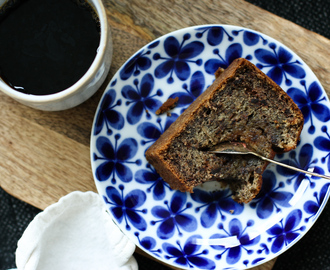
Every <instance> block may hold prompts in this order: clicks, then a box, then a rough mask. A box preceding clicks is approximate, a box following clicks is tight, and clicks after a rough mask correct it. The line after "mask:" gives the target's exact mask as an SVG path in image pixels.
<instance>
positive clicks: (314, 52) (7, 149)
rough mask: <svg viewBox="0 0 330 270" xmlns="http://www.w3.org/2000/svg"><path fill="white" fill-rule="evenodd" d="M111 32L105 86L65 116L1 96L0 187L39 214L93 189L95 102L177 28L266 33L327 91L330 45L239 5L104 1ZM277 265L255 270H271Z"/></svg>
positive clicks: (227, 1) (236, 1) (204, 0)
mask: <svg viewBox="0 0 330 270" xmlns="http://www.w3.org/2000/svg"><path fill="white" fill-rule="evenodd" d="M104 2H105V5H106V8H107V14H108V18H109V23H110V26H111V29H112V30H111V31H112V35H113V62H112V66H111V70H110V73H109V75H108V77H107V80H106V82H105V83H104V84H103V86H102V87H101V89H100V90H99V91H98V92H97V93H96V94H95V95H94V96H93V97H92V98H91V99H89V100H88V101H86V102H85V103H84V104H82V105H80V106H78V107H76V108H73V109H70V110H67V111H62V112H42V111H38V110H35V109H31V108H28V107H25V106H24V105H21V104H19V103H17V102H16V101H14V100H13V99H11V98H9V97H7V96H5V95H3V94H2V93H0V108H1V110H0V184H1V187H2V188H3V189H4V190H6V191H7V192H8V193H10V194H12V195H13V196H15V197H17V198H19V199H21V200H23V201H25V202H27V203H29V204H32V205H34V206H36V207H38V208H40V209H44V208H45V207H47V206H48V205H50V204H53V203H55V202H56V201H58V199H59V198H61V197H62V196H64V195H66V194H68V193H70V192H72V191H75V190H81V191H87V190H92V191H96V188H95V185H94V181H93V176H92V172H91V165H90V153H89V140H90V130H91V127H92V121H93V117H94V113H95V110H96V107H97V105H98V102H99V100H100V98H101V95H102V93H103V92H104V90H105V88H106V86H107V84H108V83H109V81H110V79H111V78H112V76H113V75H114V74H115V72H116V71H117V70H118V69H119V68H120V67H121V65H122V64H123V63H124V62H125V61H126V60H127V59H128V58H129V57H130V56H131V55H132V54H133V53H135V52H136V51H137V50H138V49H140V48H141V47H142V46H144V45H146V44H147V43H149V42H150V41H152V40H154V39H155V38H158V37H160V36H162V35H164V34H166V33H169V32H171V31H174V30H178V29H180V28H184V27H188V26H193V25H200V24H230V25H237V26H242V27H247V28H250V29H254V30H257V31H260V32H262V33H264V34H267V35H269V36H271V37H273V38H275V39H277V40H278V41H280V42H282V43H283V44H285V45H286V46H287V47H289V48H290V49H292V50H293V51H294V52H296V53H297V54H298V55H299V56H300V57H301V58H302V59H303V60H304V61H305V62H306V63H307V65H309V67H310V68H311V69H312V70H313V71H314V73H315V74H316V75H317V77H318V78H319V80H320V82H321V84H322V85H323V87H324V89H325V90H326V92H327V94H328V96H329V94H330V61H328V57H329V55H330V41H329V40H328V39H326V38H324V37H322V36H320V35H318V34H315V33H313V32H311V31H308V30H306V29H303V28H302V27H299V26H297V25H296V24H294V23H291V22H289V21H287V20H284V19H282V18H279V17H277V16H275V15H273V14H271V13H269V12H267V11H264V10H262V9H260V8H257V7H255V6H253V5H251V4H249V3H247V2H244V1H242V0H222V1H213V0H199V1H195V0H188V1H184V0H163V1H160V0H159V1H156V0H150V1H147V0H121V1H117V0H104ZM273 264H274V260H273V261H270V262H268V263H266V264H264V265H262V266H259V267H256V268H254V269H255V270H256V269H259V270H262V269H263V270H269V269H271V268H272V266H273Z"/></svg>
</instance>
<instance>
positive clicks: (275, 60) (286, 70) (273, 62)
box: [255, 43, 306, 85]
mask: <svg viewBox="0 0 330 270" xmlns="http://www.w3.org/2000/svg"><path fill="white" fill-rule="evenodd" d="M269 48H270V49H271V50H268V49H257V50H256V51H255V57H256V58H257V59H258V60H259V61H260V62H261V63H262V64H261V63H259V64H257V67H258V68H260V69H263V68H265V67H270V68H271V69H270V70H269V71H268V72H267V75H268V76H269V77H270V78H272V79H273V81H274V82H276V83H277V84H278V85H281V83H282V81H283V78H284V80H285V84H286V85H291V84H292V81H291V80H290V79H289V77H288V75H290V76H292V77H294V78H298V79H303V78H305V76H306V73H305V71H304V69H303V68H302V67H301V66H300V65H301V63H300V62H299V61H298V60H294V61H292V58H293V55H292V54H291V53H290V52H289V51H287V50H286V49H284V48H283V47H279V48H278V50H276V49H277V46H276V44H274V43H270V44H269Z"/></svg>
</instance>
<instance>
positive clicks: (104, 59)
mask: <svg viewBox="0 0 330 270" xmlns="http://www.w3.org/2000/svg"><path fill="white" fill-rule="evenodd" d="M8 1H10V0H0V7H1V6H2V5H4V4H5V3H6V2H8ZM87 1H88V2H89V3H90V5H91V6H92V7H93V8H94V10H95V12H96V14H97V16H98V17H99V21H100V30H101V35H100V36H101V38H100V44H99V47H98V49H97V54H96V57H95V59H94V61H93V62H92V65H91V66H90V67H89V69H88V70H87V72H86V73H85V74H84V75H83V77H81V78H80V79H79V80H78V81H77V82H76V83H75V84H73V85H72V86H70V87H69V88H67V89H64V90H62V91H60V92H57V93H55V94H49V95H31V94H25V93H21V92H19V91H17V90H15V89H13V88H11V87H10V86H9V85H8V84H6V83H4V82H3V81H2V80H1V78H0V90H1V91H2V92H3V93H5V94H7V95H8V96H10V97H12V98H14V99H16V100H17V101H18V102H20V103H23V104H24V105H27V106H29V107H32V108H35V109H39V110H44V111H61V110H66V109H69V108H72V107H75V106H77V105H79V104H81V103H83V102H84V101H86V100H87V99H88V98H90V97H91V96H92V95H93V94H94V93H95V92H96V91H97V90H98V89H99V88H100V86H101V85H102V83H103V82H104V80H105V78H106V77H107V75H108V72H109V69H110V64H111V59H112V39H111V31H110V27H109V24H108V19H107V14H106V11H105V8H104V5H103V3H102V0H87Z"/></svg>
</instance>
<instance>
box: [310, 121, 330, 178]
mask: <svg viewBox="0 0 330 270" xmlns="http://www.w3.org/2000/svg"><path fill="white" fill-rule="evenodd" d="M321 130H322V132H324V133H325V134H326V137H323V136H318V137H316V138H315V140H314V145H315V147H316V148H317V149H319V150H321V151H324V152H326V153H327V154H326V155H325V156H324V157H322V159H321V162H322V163H325V162H326V160H327V159H328V162H327V165H328V172H330V158H329V156H330V135H329V132H328V128H327V126H323V127H322V128H321Z"/></svg>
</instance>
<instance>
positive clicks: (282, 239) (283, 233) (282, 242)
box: [267, 209, 305, 253]
mask: <svg viewBox="0 0 330 270" xmlns="http://www.w3.org/2000/svg"><path fill="white" fill-rule="evenodd" d="M301 219H302V211H301V210H299V209H296V210H293V211H292V212H290V213H289V215H288V216H287V217H286V219H285V221H283V220H281V221H280V223H278V224H276V225H274V226H273V227H272V228H270V229H269V230H268V231H267V233H268V234H269V235H271V237H269V238H268V241H269V242H271V241H272V242H273V243H272V246H271V249H270V250H271V252H273V253H277V252H279V251H280V250H281V249H282V248H283V246H287V245H289V244H290V243H291V242H292V241H294V240H295V239H296V238H297V237H298V236H299V235H300V233H299V232H300V231H303V230H305V226H301V227H299V228H297V226H298V225H299V224H300V222H301Z"/></svg>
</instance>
